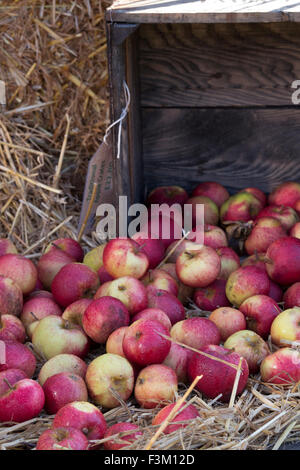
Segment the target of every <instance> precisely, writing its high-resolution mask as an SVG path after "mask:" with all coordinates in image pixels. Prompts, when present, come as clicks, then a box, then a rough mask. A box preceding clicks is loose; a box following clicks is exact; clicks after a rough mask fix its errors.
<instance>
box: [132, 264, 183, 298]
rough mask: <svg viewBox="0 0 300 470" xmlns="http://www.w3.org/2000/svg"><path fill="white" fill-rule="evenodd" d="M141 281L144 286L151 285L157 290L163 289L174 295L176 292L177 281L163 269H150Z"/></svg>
mask: <svg viewBox="0 0 300 470" xmlns="http://www.w3.org/2000/svg"><path fill="white" fill-rule="evenodd" d="M141 281H142V283H143V284H144V286H146V287H148V286H152V287H155V288H156V289H159V290H165V291H167V292H170V294H173V295H175V296H177V294H178V290H179V289H178V284H177V281H176V280H175V279H174V277H172V276H171V275H170V274H168V273H167V272H166V271H164V270H163V269H153V270H151V269H150V270H149V271H148V272H147V273H146V274H145V276H143V277H142V279H141Z"/></svg>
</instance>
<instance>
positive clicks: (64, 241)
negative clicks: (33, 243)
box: [45, 237, 84, 263]
mask: <svg viewBox="0 0 300 470" xmlns="http://www.w3.org/2000/svg"><path fill="white" fill-rule="evenodd" d="M52 249H53V251H54V249H58V250H62V251H64V252H65V253H67V255H69V256H70V257H71V258H73V259H74V260H75V261H78V262H79V263H81V261H82V260H83V256H84V252H83V249H82V248H81V246H80V244H79V243H78V242H77V241H76V240H73V238H67V237H66V238H57V239H56V240H53V241H52V242H51V243H50V245H48V247H47V248H46V250H45V253H48V252H49V251H50V250H52Z"/></svg>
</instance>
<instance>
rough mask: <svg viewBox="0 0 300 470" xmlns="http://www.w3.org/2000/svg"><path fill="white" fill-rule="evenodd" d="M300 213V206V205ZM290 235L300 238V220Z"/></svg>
mask: <svg viewBox="0 0 300 470" xmlns="http://www.w3.org/2000/svg"><path fill="white" fill-rule="evenodd" d="M299 213H300V207H299ZM289 236H290V237H294V238H300V222H297V223H296V224H295V225H293V226H292V228H291V229H290V231H289Z"/></svg>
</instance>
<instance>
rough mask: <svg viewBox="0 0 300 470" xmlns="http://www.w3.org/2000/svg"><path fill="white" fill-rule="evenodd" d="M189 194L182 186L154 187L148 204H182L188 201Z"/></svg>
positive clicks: (149, 195)
mask: <svg viewBox="0 0 300 470" xmlns="http://www.w3.org/2000/svg"><path fill="white" fill-rule="evenodd" d="M188 197H189V196H188V194H187V192H186V190H185V189H183V188H181V186H159V187H157V188H154V189H152V191H151V192H150V193H149V194H148V197H147V205H148V206H151V204H167V205H168V206H172V205H173V204H180V205H181V206H182V205H183V204H184V203H185V202H186V201H187V199H188Z"/></svg>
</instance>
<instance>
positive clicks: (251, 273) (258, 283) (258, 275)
mask: <svg viewBox="0 0 300 470" xmlns="http://www.w3.org/2000/svg"><path fill="white" fill-rule="evenodd" d="M275 243H276V242H275ZM269 290H270V281H269V278H268V276H267V273H266V272H265V271H263V270H262V269H260V268H257V267H256V266H245V267H244V268H239V269H237V270H236V271H234V272H233V273H231V274H230V276H229V278H228V280H227V284H226V296H227V298H228V300H229V302H231V303H232V304H233V305H235V306H237V307H239V306H240V305H241V304H242V303H243V302H244V300H246V299H248V297H252V296H253V295H256V294H262V295H267V294H268V293H269Z"/></svg>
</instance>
